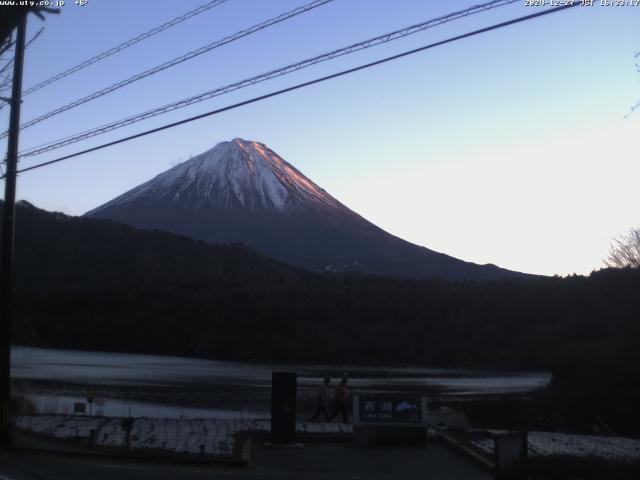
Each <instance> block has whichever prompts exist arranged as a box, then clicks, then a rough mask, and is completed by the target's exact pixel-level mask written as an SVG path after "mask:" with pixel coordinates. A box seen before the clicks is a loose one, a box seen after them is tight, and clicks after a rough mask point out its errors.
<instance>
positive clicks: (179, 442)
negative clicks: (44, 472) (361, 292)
mask: <svg viewBox="0 0 640 480" xmlns="http://www.w3.org/2000/svg"><path fill="white" fill-rule="evenodd" d="M15 425H16V427H18V428H20V429H22V430H26V431H29V432H33V433H38V434H43V435H47V436H50V437H52V438H56V439H64V440H76V441H80V442H82V443H84V444H85V445H87V446H93V447H112V448H113V447H115V448H124V447H125V445H126V437H125V432H124V430H123V429H122V428H121V426H120V419H118V418H105V417H87V416H64V415H37V416H23V417H18V418H16V421H15ZM296 428H297V431H298V432H300V433H318V434H322V433H324V434H329V433H333V434H347V433H351V425H350V424H338V423H307V422H300V423H298V424H297V425H296ZM269 429H270V422H269V420H267V419H247V418H236V419H212V418H204V419H174V418H137V419H135V420H134V423H133V428H132V430H131V447H130V448H131V450H132V451H133V452H136V451H137V452H143V451H145V450H146V451H158V450H160V451H167V452H171V453H176V454H181V453H182V454H203V455H208V456H214V457H231V456H232V455H233V454H234V448H236V445H235V441H236V434H237V433H240V432H249V431H251V432H268V431H269Z"/></svg>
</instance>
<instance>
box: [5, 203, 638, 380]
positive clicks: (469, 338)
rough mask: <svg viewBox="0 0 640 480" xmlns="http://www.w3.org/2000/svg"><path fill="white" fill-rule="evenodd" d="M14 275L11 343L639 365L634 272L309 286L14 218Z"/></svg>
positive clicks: (39, 216)
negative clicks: (622, 360) (603, 359)
mask: <svg viewBox="0 0 640 480" xmlns="http://www.w3.org/2000/svg"><path fill="white" fill-rule="evenodd" d="M15 270H16V277H17V305H16V309H17V312H16V315H17V321H16V329H15V335H16V338H15V340H16V342H19V343H29V344H36V345H42V346H52V347H65V348H89V349H105V350H123V351H144V352H156V353H172V354H182V355H201V356H207V357H216V358H257V359H260V358H262V359H277V360H295V361H305V360H318V361H326V360H335V361H356V362H372V361H381V362H394V363H395V362H397V363H429V364H442V365H460V366H462V365H475V366H489V367H496V368H512V367H513V368H532V369H548V368H564V365H565V364H567V365H570V364H571V363H572V362H577V361H580V359H583V358H584V357H591V356H593V355H594V354H596V353H597V354H598V355H607V356H612V357H618V356H621V355H624V356H626V357H627V358H628V359H629V360H630V361H631V360H632V359H633V358H637V359H640V358H639V355H638V353H637V352H638V349H637V348H636V346H635V339H637V338H639V337H638V334H639V333H640V323H639V322H638V321H637V319H638V318H640V296H638V295H637V292H638V286H640V271H638V270H601V271H599V272H595V273H592V274H591V275H590V276H589V277H582V276H573V277H567V278H531V279H503V280H493V281H482V282H464V281H463V282H449V281H443V280H438V279H425V280H406V279H398V278H392V277H376V276H366V275H357V274H349V275H333V274H328V275H321V274H315V273H311V272H307V271H304V270H302V269H297V268H292V267H289V266H287V265H285V264H282V263H279V262H276V261H274V260H271V259H269V258H268V257H265V256H263V255H260V254H258V253H256V252H254V251H252V250H250V249H248V248H246V247H244V246H242V245H230V246H229V245H209V244H206V243H203V242H197V241H194V240H191V239H188V238H185V237H180V236H177V235H172V234H167V233H163V232H158V231H156V232H147V231H141V230H137V229H135V228H132V227H128V226H125V225H121V224H117V223H113V222H110V221H105V220H93V219H86V218H76V217H69V216H66V215H62V214H59V213H49V212H46V211H44V210H39V209H37V208H35V207H33V206H30V205H28V204H22V205H21V207H20V208H19V209H18V214H17V228H16V263H15ZM639 363H640V362H639Z"/></svg>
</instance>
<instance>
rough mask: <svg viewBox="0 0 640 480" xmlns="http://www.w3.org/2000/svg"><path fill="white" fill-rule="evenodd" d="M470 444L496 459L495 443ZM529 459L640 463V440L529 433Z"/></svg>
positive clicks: (491, 441) (479, 442) (472, 442)
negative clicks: (566, 457)
mask: <svg viewBox="0 0 640 480" xmlns="http://www.w3.org/2000/svg"><path fill="white" fill-rule="evenodd" d="M470 443H471V444H472V445H474V446H476V447H478V448H480V449H481V450H483V451H484V452H486V453H489V454H490V455H493V448H494V444H493V440H492V439H489V438H487V439H482V440H474V441H471V442H470ZM529 455H530V456H532V457H536V456H550V455H571V456H578V457H589V456H594V457H599V458H609V459H619V460H638V459H640V440H639V439H633V438H622V437H600V436H592V435H571V434H565V433H550V432H529Z"/></svg>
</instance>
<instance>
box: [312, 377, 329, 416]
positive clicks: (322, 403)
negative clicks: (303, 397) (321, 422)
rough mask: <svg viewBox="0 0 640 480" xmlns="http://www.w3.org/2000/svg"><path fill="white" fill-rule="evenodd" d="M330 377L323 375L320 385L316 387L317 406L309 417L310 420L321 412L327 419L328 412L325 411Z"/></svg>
mask: <svg viewBox="0 0 640 480" xmlns="http://www.w3.org/2000/svg"><path fill="white" fill-rule="evenodd" d="M330 382H331V379H330V378H329V377H325V378H324V380H323V381H322V385H320V386H319V387H318V408H316V411H315V413H314V414H313V416H312V417H311V418H310V419H309V421H310V422H313V421H314V420H315V419H316V418H318V416H319V415H320V414H321V413H322V414H323V415H324V419H325V420H326V421H327V422H328V421H329V412H328V411H327V401H328V400H329V383H330Z"/></svg>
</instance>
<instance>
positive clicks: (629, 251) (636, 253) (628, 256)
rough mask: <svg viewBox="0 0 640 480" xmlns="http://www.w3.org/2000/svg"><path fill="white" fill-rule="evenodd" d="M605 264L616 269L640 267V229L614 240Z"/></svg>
mask: <svg viewBox="0 0 640 480" xmlns="http://www.w3.org/2000/svg"><path fill="white" fill-rule="evenodd" d="M604 263H605V265H607V266H608V267H615V268H624V267H632V268H636V267H640V228H632V229H631V230H630V231H629V233H628V234H626V235H621V236H620V238H617V239H614V240H613V241H612V242H611V245H610V246H609V256H608V257H607V259H606V260H605V261H604Z"/></svg>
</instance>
